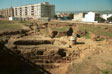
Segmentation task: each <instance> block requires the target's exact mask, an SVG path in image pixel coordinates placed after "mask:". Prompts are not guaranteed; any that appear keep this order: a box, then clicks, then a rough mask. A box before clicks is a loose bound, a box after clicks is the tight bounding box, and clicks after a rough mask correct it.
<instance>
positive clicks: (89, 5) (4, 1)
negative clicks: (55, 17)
mask: <svg viewBox="0 0 112 74" xmlns="http://www.w3.org/2000/svg"><path fill="white" fill-rule="evenodd" d="M46 1H48V2H49V3H51V4H55V6H56V11H85V10H112V0H0V9H3V8H9V7H11V6H13V7H16V6H21V5H26V4H36V3H39V2H46Z"/></svg>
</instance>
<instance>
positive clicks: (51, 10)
mask: <svg viewBox="0 0 112 74" xmlns="http://www.w3.org/2000/svg"><path fill="white" fill-rule="evenodd" d="M54 15H55V5H52V4H49V3H48V2H45V3H39V4H32V5H25V6H20V7H15V8H14V17H16V18H33V19H39V18H54Z"/></svg>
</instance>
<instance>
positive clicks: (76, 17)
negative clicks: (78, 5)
mask: <svg viewBox="0 0 112 74" xmlns="http://www.w3.org/2000/svg"><path fill="white" fill-rule="evenodd" d="M85 14H86V13H79V14H74V19H73V20H74V21H77V22H81V21H83V18H84V17H85Z"/></svg>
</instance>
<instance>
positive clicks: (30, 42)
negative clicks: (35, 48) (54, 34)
mask: <svg viewBox="0 0 112 74" xmlns="http://www.w3.org/2000/svg"><path fill="white" fill-rule="evenodd" d="M53 42H54V41H53V40H18V41H15V42H14V45H41V44H53Z"/></svg>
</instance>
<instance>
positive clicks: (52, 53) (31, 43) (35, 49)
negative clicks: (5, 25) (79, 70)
mask: <svg viewBox="0 0 112 74" xmlns="http://www.w3.org/2000/svg"><path fill="white" fill-rule="evenodd" d="M53 43H54V40H47V39H46V40H27V39H25V40H15V41H14V43H13V44H14V46H16V48H15V49H16V50H17V51H19V52H20V54H21V55H23V56H24V57H25V58H27V59H28V60H30V61H32V62H33V63H35V64H37V65H39V66H41V67H43V68H46V69H53V68H58V67H59V66H60V64H61V63H69V62H71V61H72V60H74V59H73V58H72V57H70V56H67V54H68V51H66V49H64V48H59V47H54V46H55V45H54V44H53ZM44 46H45V47H44ZM40 47H41V48H40ZM15 49H14V50H15Z"/></svg>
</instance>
